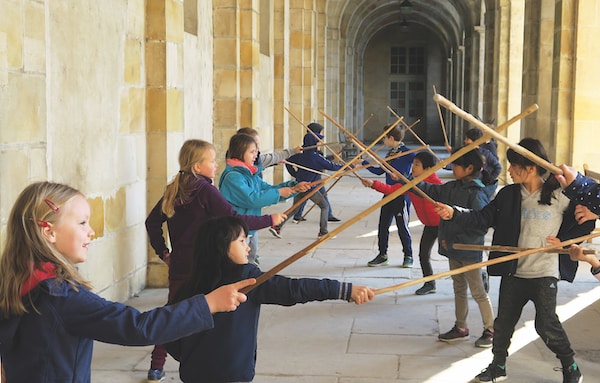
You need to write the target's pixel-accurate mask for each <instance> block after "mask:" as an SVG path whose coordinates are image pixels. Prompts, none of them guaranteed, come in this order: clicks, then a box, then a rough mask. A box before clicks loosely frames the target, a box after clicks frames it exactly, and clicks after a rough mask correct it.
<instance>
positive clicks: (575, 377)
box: [554, 363, 583, 383]
mask: <svg viewBox="0 0 600 383" xmlns="http://www.w3.org/2000/svg"><path fill="white" fill-rule="evenodd" d="M558 370H562V373H563V383H582V382H583V375H581V370H580V369H579V366H578V365H577V363H573V364H572V365H570V366H569V367H567V368H564V367H563V368H560V367H556V368H554V371H558Z"/></svg>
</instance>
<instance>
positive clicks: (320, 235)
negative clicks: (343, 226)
mask: <svg viewBox="0 0 600 383" xmlns="http://www.w3.org/2000/svg"><path fill="white" fill-rule="evenodd" d="M325 234H329V233H319V234H317V238H321V237H322V236H324V235H325ZM335 237H337V236H336V235H334V236H333V237H329V239H334V238H335Z"/></svg>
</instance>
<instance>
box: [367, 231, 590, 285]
mask: <svg viewBox="0 0 600 383" xmlns="http://www.w3.org/2000/svg"><path fill="white" fill-rule="evenodd" d="M597 236H600V232H596V233H591V234H588V235H584V236H581V237H578V238H573V239H570V240H568V241H563V242H560V243H557V244H555V245H549V246H545V247H540V248H537V249H530V250H526V251H520V252H518V253H514V254H509V255H505V256H504V257H498V258H494V259H489V260H487V261H484V262H478V263H473V264H471V265H467V266H463V267H459V268H457V269H453V270H448V271H444V272H442V273H438V274H433V275H429V276H427V277H423V278H419V279H413V280H410V281H408V282H404V283H400V284H397V285H393V286H388V287H384V288H381V289H377V290H375V295H379V294H383V293H389V292H392V291H396V290H400V289H402V288H404V287H408V286H413V285H420V284H421V283H425V282H429V281H433V280H435V279H439V278H443V277H449V276H452V275H456V274H462V273H464V272H467V271H471V270H476V269H481V268H482V267H485V266H489V265H495V264H497V263H502V262H506V261H511V260H513V259H518V258H521V257H524V256H527V255H530V254H535V253H545V252H549V251H550V250H553V249H558V248H561V247H565V246H569V245H571V244H573V243H579V242H583V241H585V240H588V239H590V238H594V237H597Z"/></svg>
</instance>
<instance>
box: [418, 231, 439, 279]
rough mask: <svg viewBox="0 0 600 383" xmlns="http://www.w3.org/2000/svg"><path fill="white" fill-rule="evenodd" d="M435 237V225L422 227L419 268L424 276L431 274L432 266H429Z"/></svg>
mask: <svg viewBox="0 0 600 383" xmlns="http://www.w3.org/2000/svg"><path fill="white" fill-rule="evenodd" d="M437 237H438V227H437V226H424V227H423V234H422V235H421V242H420V243H419V262H420V263H421V270H423V276H424V277H427V276H429V275H433V268H432V267H431V249H432V248H433V244H434V243H435V240H436V239H437ZM434 283H435V282H434Z"/></svg>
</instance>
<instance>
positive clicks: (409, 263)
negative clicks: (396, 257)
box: [402, 257, 413, 269]
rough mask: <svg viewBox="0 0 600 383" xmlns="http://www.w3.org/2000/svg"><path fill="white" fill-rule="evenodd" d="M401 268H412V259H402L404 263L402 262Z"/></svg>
mask: <svg viewBox="0 0 600 383" xmlns="http://www.w3.org/2000/svg"><path fill="white" fill-rule="evenodd" d="M402 267H404V268H405V269H407V268H410V267H413V259H412V257H404V262H402Z"/></svg>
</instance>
